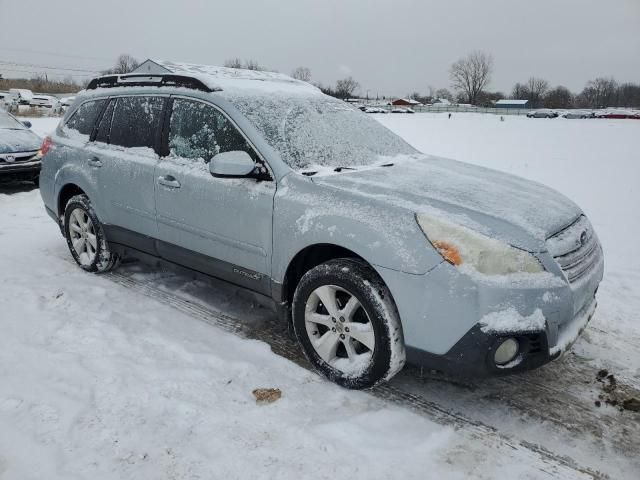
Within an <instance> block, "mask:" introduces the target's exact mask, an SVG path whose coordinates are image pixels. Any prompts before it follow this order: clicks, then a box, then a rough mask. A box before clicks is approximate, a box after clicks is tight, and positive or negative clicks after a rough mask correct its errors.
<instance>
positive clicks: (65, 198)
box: [56, 183, 85, 218]
mask: <svg viewBox="0 0 640 480" xmlns="http://www.w3.org/2000/svg"><path fill="white" fill-rule="evenodd" d="M76 195H85V191H84V190H83V189H82V188H80V187H79V186H78V185H76V184H75V183H67V184H65V185H64V186H63V187H62V188H61V189H60V192H59V193H58V199H57V202H56V206H57V212H56V213H57V215H58V218H60V216H61V215H63V214H64V209H65V207H66V206H67V203H68V202H69V200H71V198H72V197H74V196H76Z"/></svg>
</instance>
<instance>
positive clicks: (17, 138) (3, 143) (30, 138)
mask: <svg viewBox="0 0 640 480" xmlns="http://www.w3.org/2000/svg"><path fill="white" fill-rule="evenodd" d="M40 142H41V140H40V137H38V135H36V134H35V133H33V132H32V131H31V130H27V129H24V130H11V129H8V128H0V153H12V152H30V151H33V150H38V149H39V148H40Z"/></svg>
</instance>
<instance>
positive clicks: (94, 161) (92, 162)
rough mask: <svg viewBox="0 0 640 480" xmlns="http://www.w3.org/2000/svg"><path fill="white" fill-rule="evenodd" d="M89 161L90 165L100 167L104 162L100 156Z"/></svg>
mask: <svg viewBox="0 0 640 480" xmlns="http://www.w3.org/2000/svg"><path fill="white" fill-rule="evenodd" d="M87 163H88V164H89V166H90V167H95V168H100V167H101V166H102V162H101V161H100V159H99V158H98V157H91V158H89V159H88V160H87Z"/></svg>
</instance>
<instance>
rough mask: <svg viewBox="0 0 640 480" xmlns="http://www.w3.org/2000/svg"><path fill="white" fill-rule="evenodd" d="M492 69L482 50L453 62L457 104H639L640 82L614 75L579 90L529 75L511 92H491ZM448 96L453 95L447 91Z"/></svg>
mask: <svg viewBox="0 0 640 480" xmlns="http://www.w3.org/2000/svg"><path fill="white" fill-rule="evenodd" d="M492 72H493V58H492V57H491V55H488V54H486V53H484V52H472V53H470V54H469V55H467V56H466V57H464V58H462V59H460V60H458V61H456V62H455V63H454V64H453V65H452V66H451V69H450V70H449V77H450V79H451V84H452V86H453V87H454V89H455V90H456V93H457V98H456V100H457V101H458V102H459V103H470V104H472V105H477V106H491V105H492V104H493V103H495V101H496V100H500V99H503V98H510V99H515V100H528V101H529V103H528V106H529V107H530V108H541V107H545V108H602V107H640V83H632V82H626V83H618V82H617V81H616V80H615V79H614V78H613V77H598V78H595V79H593V80H589V81H588V82H587V83H586V85H585V87H584V88H583V89H582V91H581V92H579V93H574V92H572V91H571V90H569V89H568V88H567V87H565V86H562V85H558V86H555V87H552V86H551V84H550V83H549V82H548V81H547V80H545V79H544V78H540V77H536V76H531V77H529V79H528V80H526V81H524V82H522V83H520V82H519V83H516V84H515V85H514V86H513V89H512V90H511V92H510V94H508V95H506V94H504V93H503V92H490V91H488V89H487V87H488V85H489V82H490V81H491V74H492ZM449 96H450V97H452V96H453V95H451V94H449Z"/></svg>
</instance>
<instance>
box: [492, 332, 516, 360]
mask: <svg viewBox="0 0 640 480" xmlns="http://www.w3.org/2000/svg"><path fill="white" fill-rule="evenodd" d="M518 350H519V347H518V341H517V340H516V339H515V338H507V339H506V340H505V341H504V342H502V343H501V344H500V346H499V347H498V348H497V349H496V353H495V354H494V355H493V360H494V361H495V362H496V365H504V364H506V363H509V362H510V361H511V360H513V359H514V358H516V355H518Z"/></svg>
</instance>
